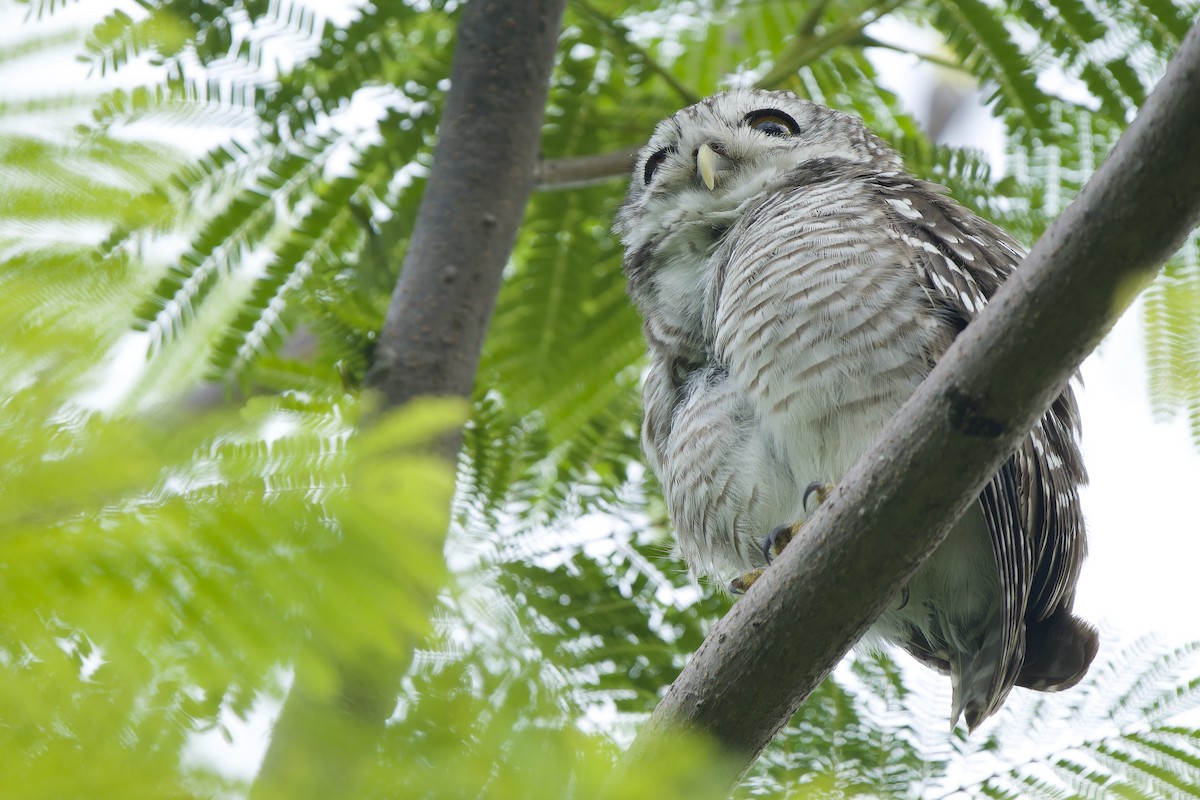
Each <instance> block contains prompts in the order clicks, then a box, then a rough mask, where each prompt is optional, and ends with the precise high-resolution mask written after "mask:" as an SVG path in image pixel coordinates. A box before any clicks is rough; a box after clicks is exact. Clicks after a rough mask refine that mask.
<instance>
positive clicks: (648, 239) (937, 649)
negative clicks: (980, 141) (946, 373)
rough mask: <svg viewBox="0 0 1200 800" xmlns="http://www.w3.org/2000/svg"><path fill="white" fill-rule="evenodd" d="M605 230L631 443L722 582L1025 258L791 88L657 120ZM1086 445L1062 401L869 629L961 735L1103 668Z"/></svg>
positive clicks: (797, 508) (837, 469)
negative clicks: (633, 408)
mask: <svg viewBox="0 0 1200 800" xmlns="http://www.w3.org/2000/svg"><path fill="white" fill-rule="evenodd" d="M615 230H616V231H617V233H618V234H619V235H620V237H621V240H622V242H623V244H624V246H625V259H624V269H625V273H626V276H627V278H628V281H629V294H630V296H631V297H632V299H633V301H634V302H635V303H636V304H637V306H638V308H639V309H640V311H641V313H642V316H643V318H644V332H645V336H646V341H647V345H648V349H649V355H650V368H649V371H648V373H647V375H646V380H645V388H644V403H645V420H644V425H643V432H642V440H643V446H644V448H645V451H646V454H647V457H648V459H649V461H650V464H651V465H652V466H653V468H654V471H655V472H656V473H657V475H658V478H659V481H660V483H661V485H662V489H663V493H664V495H665V497H666V501H667V505H668V508H669V510H670V515H671V520H672V523H673V525H674V527H675V529H676V532H677V536H678V541H679V549H680V551H681V553H682V555H683V557H684V558H685V559H686V561H687V562H688V564H689V566H690V567H691V569H692V570H693V571H694V572H696V573H697V574H700V575H706V576H711V577H716V578H720V579H723V580H728V579H729V578H733V577H735V576H739V575H740V576H743V577H741V578H738V580H736V581H734V586H735V587H737V586H739V584H742V585H744V583H747V582H749V581H750V580H752V579H753V577H754V576H755V575H756V574H757V573H758V572H761V570H762V568H764V567H765V566H766V564H767V561H768V559H769V557H770V555H769V554H770V552H771V549H772V546H775V547H778V546H779V545H780V544H785V543H786V538H787V534H788V533H789V532H799V535H803V533H802V531H800V529H799V523H800V522H801V521H802V520H803V519H804V518H805V516H806V508H805V506H806V500H810V499H811V498H808V497H806V495H807V494H809V493H810V491H811V489H812V486H819V487H821V491H818V492H817V495H818V499H820V497H821V496H823V494H824V492H825V491H827V487H828V484H829V483H830V482H836V481H838V480H840V479H841V478H842V476H843V475H844V474H845V473H846V472H847V470H848V469H849V468H850V467H851V465H852V464H853V463H854V462H855V460H857V459H858V457H859V456H860V455H861V454H862V453H863V452H864V451H865V450H866V448H867V447H868V445H869V444H870V443H871V442H872V440H873V439H874V438H875V437H876V435H877V434H879V432H880V431H881V430H882V429H883V427H884V425H885V423H886V422H887V421H888V420H889V419H890V418H891V416H892V415H893V414H894V413H895V412H896V410H897V409H898V408H899V407H900V405H901V404H902V403H903V402H904V401H905V400H906V399H907V398H908V397H909V396H910V395H911V394H912V393H913V391H914V389H916V387H917V384H919V383H920V382H921V380H922V379H923V378H924V377H925V376H926V375H927V374H928V373H929V371H930V370H931V369H932V367H933V365H934V364H935V363H936V362H937V360H938V359H939V358H940V357H941V355H942V354H943V353H944V352H945V351H946V349H947V347H949V345H950V343H951V342H952V341H953V340H954V338H955V337H956V336H957V335H958V334H959V332H960V331H962V330H963V328H964V327H965V326H966V325H967V324H968V323H969V322H970V321H971V320H972V319H973V318H974V317H975V316H976V314H978V313H979V311H980V310H981V309H982V307H983V306H984V304H986V303H987V301H988V299H989V298H990V297H991V296H992V294H993V293H994V292H995V291H996V289H997V287H998V286H999V285H1000V284H1001V283H1002V282H1003V281H1004V279H1005V278H1006V277H1007V276H1008V275H1009V274H1010V273H1011V272H1012V270H1013V269H1014V268H1015V267H1016V266H1017V263H1018V261H1020V259H1021V257H1022V249H1021V246H1020V245H1019V244H1018V243H1017V242H1016V241H1015V240H1013V239H1012V237H1010V236H1009V235H1008V234H1006V233H1005V232H1004V231H1002V230H1000V229H999V228H997V227H996V226H995V225H992V224H991V223H989V222H987V221H985V220H983V219H981V218H980V217H978V216H976V215H975V214H973V213H972V212H970V211H968V210H966V209H965V208H963V207H962V206H960V205H958V204H957V203H955V202H954V201H953V200H951V199H949V198H948V197H947V196H946V195H945V190H944V189H943V188H942V187H939V186H936V185H934V184H931V183H926V182H924V181H921V180H917V179H916V178H914V177H912V176H911V175H909V174H908V173H907V172H905V171H904V168H903V166H902V165H901V163H900V158H899V156H898V155H897V154H896V153H895V152H894V151H893V150H892V149H891V148H890V147H888V146H887V145H886V144H885V143H884V142H883V141H882V140H881V139H879V138H878V137H877V136H875V135H874V134H872V133H871V132H870V131H868V130H867V129H866V127H865V126H864V125H863V124H862V122H861V121H860V120H858V119H857V118H855V117H851V116H848V115H846V114H843V113H840V112H837V111H833V110H831V109H828V108H825V107H823V106H820V105H817V104H815V103H810V102H808V101H805V100H801V99H799V98H797V97H795V96H794V95H791V94H788V93H786V92H763V91H735V92H730V93H728V94H722V95H717V96H715V97H711V98H709V99H707V100H704V101H703V102H700V103H697V104H696V105H694V106H690V107H689V108H685V109H683V110H682V111H680V112H678V113H677V114H675V115H674V116H672V117H670V118H669V119H667V120H666V121H664V122H663V123H661V124H660V125H659V126H658V128H657V130H655V132H654V135H653V136H652V137H651V139H650V142H649V143H648V144H647V145H646V146H645V147H644V148H643V149H642V151H641V153H640V154H639V156H638V159H637V166H636V167H635V169H634V173H633V177H632V181H631V185H630V188H629V194H628V197H627V198H626V201H625V204H624V205H623V206H622V208H621V210H620V212H619V214H618V215H617V220H616V225H615ZM1078 436H1079V419H1078V411H1077V408H1076V404H1075V397H1074V394H1073V392H1072V391H1071V389H1070V388H1068V389H1066V390H1065V391H1064V392H1063V393H1062V394H1061V395H1059V396H1058V398H1057V399H1056V400H1055V401H1054V404H1053V406H1052V407H1051V408H1050V410H1049V411H1047V412H1046V414H1045V416H1043V417H1042V418H1041V420H1040V422H1039V423H1038V425H1037V426H1036V427H1035V428H1034V429H1033V430H1032V431H1031V432H1030V433H1029V435H1028V436H1027V437H1026V438H1025V440H1024V441H1023V442H1022V443H1021V446H1020V447H1019V448H1018V450H1017V451H1016V452H1015V453H1014V454H1013V455H1012V457H1011V458H1010V459H1009V460H1008V462H1007V463H1006V464H1005V465H1004V467H1003V468H1002V469H1001V470H1000V472H998V473H997V474H996V476H995V477H994V478H993V479H992V481H991V482H990V483H989V485H988V486H987V488H986V489H985V490H984V492H983V493H982V494H981V495H980V496H979V502H978V503H977V504H976V505H975V506H973V507H972V508H971V509H970V510H969V511H968V512H967V513H966V515H965V516H964V517H963V518H962V519H961V520H960V521H959V522H958V523H957V524H956V525H955V527H954V528H953V529H952V530H951V532H950V534H949V535H948V536H947V538H946V539H945V541H944V542H943V543H942V544H941V546H940V547H939V548H938V549H937V550H936V551H935V552H934V553H933V555H932V556H930V558H929V559H928V560H927V561H926V562H925V564H924V565H923V566H922V567H921V568H920V569H919V570H918V571H917V572H916V574H915V575H913V577H912V579H911V581H910V582H909V584H908V586H907V587H906V588H905V590H904V591H903V592H902V594H901V595H900V596H899V597H897V598H895V599H894V600H893V602H892V603H891V604H890V606H889V608H888V610H887V611H885V612H884V614H883V616H882V617H881V618H880V619H879V621H878V622H877V623H876V624H875V626H874V627H873V628H872V633H873V634H874V635H875V637H876V638H882V639H884V640H887V641H891V642H894V643H896V644H899V645H900V646H902V647H903V648H904V649H906V650H907V651H908V652H909V653H911V654H912V655H914V656H915V657H916V658H917V659H919V660H920V661H922V662H923V663H925V664H927V665H929V666H932V667H935V668H938V669H940V670H942V671H945V672H949V673H950V676H951V683H952V686H953V693H954V699H953V710H952V717H951V721H952V722H954V721H957V720H958V718H959V717H960V715H962V714H965V716H966V721H967V725H968V727H969V728H971V729H974V728H975V727H976V726H977V725H978V724H979V723H980V722H982V721H983V720H984V719H985V718H987V717H988V716H989V715H991V714H993V713H994V712H995V711H996V710H997V709H998V708H999V707H1000V705H1001V704H1002V703H1003V702H1004V700H1005V698H1006V697H1007V696H1008V693H1009V691H1010V690H1011V688H1012V687H1013V686H1014V685H1017V686H1026V687H1029V688H1032V689H1038V690H1041V691H1056V690H1059V689H1065V688H1067V687H1070V686H1073V685H1074V684H1075V683H1077V682H1078V681H1079V680H1080V679H1081V678H1082V677H1083V675H1084V674H1085V673H1086V672H1087V668H1088V666H1089V664H1090V663H1091V661H1092V658H1093V657H1094V656H1095V654H1096V650H1097V647H1098V638H1097V635H1096V632H1095V630H1094V629H1093V628H1091V627H1090V626H1089V625H1088V624H1087V623H1085V622H1083V621H1082V620H1080V619H1079V618H1078V617H1075V616H1073V615H1072V613H1071V607H1072V604H1073V602H1074V595H1075V583H1076V580H1077V579H1078V576H1079V568H1080V564H1081V562H1082V561H1083V558H1084V555H1085V552H1086V542H1085V539H1084V524H1083V516H1082V514H1081V512H1080V508H1079V491H1078V489H1079V487H1080V486H1081V485H1082V484H1083V483H1084V482H1085V480H1086V473H1085V470H1084V467H1083V462H1082V460H1081V456H1080V452H1079V443H1078ZM806 488H807V489H808V491H806ZM809 505H810V507H811V503H809ZM781 533H782V534H783V535H782V537H781V535H780V534H781ZM764 542H765V544H764Z"/></svg>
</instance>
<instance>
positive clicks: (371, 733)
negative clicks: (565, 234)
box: [252, 0, 566, 800]
mask: <svg viewBox="0 0 1200 800" xmlns="http://www.w3.org/2000/svg"><path fill="white" fill-rule="evenodd" d="M565 5H566V0H473V1H472V2H470V3H468V4H467V5H466V7H465V9H464V11H463V16H462V21H461V22H460V23H459V27H458V44H457V49H456V50H455V55H454V64H453V68H452V70H451V88H450V92H449V94H448V96H447V99H446V106H445V110H444V113H443V116H442V120H441V126H440V128H439V132H438V136H439V138H438V143H437V146H436V147H435V149H434V161H433V168H432V171H431V173H430V176H429V183H428V186H427V188H426V190H425V194H424V196H423V197H422V199H421V207H420V210H419V211H418V214H417V221H416V227H415V228H414V230H413V235H412V239H411V242H410V245H409V249H408V252H407V254H406V256H405V259H404V265H403V268H402V270H401V273H400V279H399V282H398V284H397V286H396V289H395V292H394V293H393V294H392V300H391V304H390V306H389V308H388V313H387V319H386V321H385V323H384V327H383V330H382V331H381V332H380V335H379V340H378V343H377V345H376V350H375V360H374V363H373V364H372V366H371V369H370V371H369V373H368V375H367V385H368V387H369V388H372V389H377V390H379V391H380V392H381V393H382V394H383V397H384V407H385V408H391V407H395V406H398V405H401V404H403V403H405V402H406V401H408V400H410V399H412V398H415V397H420V396H425V395H453V396H458V397H464V398H469V397H470V394H471V388H472V382H473V380H474V376H475V369H476V365H477V364H478V362H479V354H480V350H481V349H482V346H483V337H484V333H485V331H486V330H487V325H488V320H489V318H490V317H491V314H492V309H493V307H494V306H495V303H496V294H497V292H498V291H499V288H500V277H501V273H502V271H503V269H504V266H505V264H506V263H507V262H508V258H509V255H510V253H511V252H512V247H513V242H514V241H515V239H516V234H517V228H518V227H519V225H520V222H521V218H522V216H523V214H524V211H525V206H526V203H527V202H528V200H529V195H530V193H531V192H532V191H533V187H534V181H535V177H534V172H535V168H536V166H537V157H538V142H539V138H540V132H541V124H542V116H543V112H544V109H545V105H546V96H547V93H548V84H549V78H550V72H551V69H552V67H553V63H554V52H555V47H556V44H557V41H558V32H559V28H560V26H561V21H562V14H563V9H564V7H565ZM460 441H461V431H458V432H456V434H455V435H453V436H449V437H445V438H444V439H443V440H442V441H441V443H440V445H439V450H440V452H441V453H442V454H443V455H444V456H445V457H446V458H447V459H448V460H450V461H451V462H453V459H454V456H455V454H456V452H457V450H458V446H459V443H460ZM397 535H404V533H403V530H400V531H397ZM430 600H431V601H432V598H430ZM408 664H409V659H408V658H405V659H386V658H383V657H381V656H380V655H379V654H373V653H366V654H362V656H361V657H360V658H358V659H356V660H355V661H354V662H353V663H343V664H340V665H338V666H339V673H340V679H341V690H340V692H339V693H338V694H337V695H336V696H335V697H333V698H318V697H312V696H310V695H309V694H308V693H307V692H305V691H304V690H303V688H302V686H303V684H302V682H301V681H300V680H298V681H297V685H296V687H295V688H294V689H293V691H292V692H291V693H290V694H289V696H288V699H287V702H286V704H285V706H284V709H283V713H282V714H281V715H280V717H279V720H278V721H277V722H276V723H275V726H274V730H273V731H272V738H271V745H270V748H269V750H268V752H267V755H266V759H265V760H264V762H263V766H262V769H261V770H260V772H259V776H258V779H257V780H256V781H255V785H254V787H253V791H252V796H253V797H254V798H255V799H256V800H276V798H279V799H280V800H282V799H283V798H287V800H296V799H297V798H305V797H313V798H322V800H326V799H327V798H339V797H346V798H352V797H356V796H358V794H359V790H360V787H361V779H362V777H363V775H364V772H365V771H366V769H367V768H368V767H369V766H370V764H371V762H372V761H373V760H374V759H375V758H377V752H376V748H377V745H378V742H379V738H380V735H381V734H382V733H383V730H384V723H385V721H386V720H387V718H388V716H389V715H390V714H391V713H392V711H393V710H394V708H395V703H396V693H397V690H398V688H399V681H400V678H401V676H402V675H403V673H404V671H405V670H406V669H407V667H408Z"/></svg>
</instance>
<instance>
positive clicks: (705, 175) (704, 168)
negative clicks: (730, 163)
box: [696, 143, 725, 191]
mask: <svg viewBox="0 0 1200 800" xmlns="http://www.w3.org/2000/svg"><path fill="white" fill-rule="evenodd" d="M724 160H725V159H723V158H721V157H720V156H719V155H717V152H716V151H715V150H713V149H712V148H711V147H709V146H708V144H707V143H706V144H702V145H700V149H699V150H697V151H696V174H697V175H699V176H700V180H702V181H704V185H705V186H707V187H708V188H709V191H712V188H713V187H714V186H716V185H717V170H718V169H720V168H721V167H722V166H724V164H723V163H722V162H723V161H724Z"/></svg>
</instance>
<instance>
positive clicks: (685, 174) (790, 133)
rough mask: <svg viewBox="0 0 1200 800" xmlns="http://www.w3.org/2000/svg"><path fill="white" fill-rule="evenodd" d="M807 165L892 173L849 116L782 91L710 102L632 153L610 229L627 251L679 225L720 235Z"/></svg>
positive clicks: (880, 145)
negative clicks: (717, 230) (701, 225)
mask: <svg viewBox="0 0 1200 800" xmlns="http://www.w3.org/2000/svg"><path fill="white" fill-rule="evenodd" d="M816 162H823V163H828V164H830V165H839V164H840V165H846V164H847V162H848V163H849V164H871V165H873V167H874V168H875V169H877V170H878V171H890V170H898V169H900V168H901V167H900V161H899V157H898V156H897V155H896V153H895V152H894V151H893V150H892V149H891V148H889V147H888V146H887V145H886V144H884V142H883V141H882V140H881V139H879V137H877V136H875V135H874V134H873V133H871V132H870V131H869V130H867V128H866V126H864V125H863V123H862V121H861V120H859V119H858V118H857V117H852V116H850V115H848V114H843V113H841V112H839V111H834V110H833V109H830V108H826V107H825V106H822V105H818V104H816V103H811V102H809V101H807V100H801V99H800V98H799V97H796V96H795V95H794V94H792V93H790V92H768V91H761V90H738V91H733V92H728V93H725V94H718V95H714V96H712V97H709V98H708V99H706V100H703V101H701V102H699V103H697V104H695V105H693V106H688V107H687V108H685V109H683V110H681V111H678V112H676V113H675V114H674V115H672V116H670V117H668V118H667V119H666V120H664V121H663V122H661V123H659V125H658V127H657V128H656V129H655V131H654V135H653V136H651V137H650V141H649V142H648V143H647V144H646V146H645V147H643V148H642V149H641V151H640V152H639V153H638V158H637V162H636V165H635V167H634V170H633V176H632V178H631V179H630V185H629V194H628V195H627V197H626V199H625V204H624V205H623V206H622V208H621V211H620V212H619V213H618V215H617V219H616V224H615V226H614V228H615V230H616V232H617V233H618V234H619V235H620V236H621V239H622V241H623V243H624V244H625V247H626V251H627V252H630V251H631V250H637V249H639V248H641V247H642V246H644V245H646V244H647V243H648V242H649V241H650V240H651V239H652V238H653V239H657V238H660V237H661V236H662V235H663V231H664V230H666V229H670V228H672V227H674V226H676V225H679V224H682V223H687V222H691V221H696V222H699V221H701V220H702V219H707V220H709V221H711V222H712V223H713V224H714V225H716V226H718V227H720V218H721V217H727V216H730V215H736V214H738V213H740V212H741V210H743V209H744V208H745V204H746V203H747V201H751V200H753V199H754V198H756V197H757V196H759V195H761V194H763V193H764V192H768V191H771V190H773V189H777V188H781V187H782V186H784V185H786V184H787V183H788V180H789V174H790V173H792V172H793V171H794V170H796V169H797V168H798V167H801V166H802V165H805V164H812V163H816Z"/></svg>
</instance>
